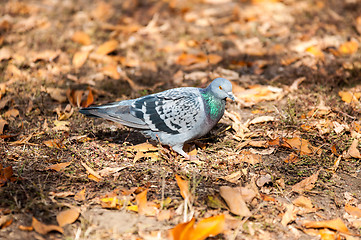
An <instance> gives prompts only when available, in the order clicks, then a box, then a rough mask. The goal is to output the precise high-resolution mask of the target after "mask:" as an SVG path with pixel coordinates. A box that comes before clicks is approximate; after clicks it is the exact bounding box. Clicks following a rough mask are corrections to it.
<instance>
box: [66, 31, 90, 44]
mask: <svg viewBox="0 0 361 240" xmlns="http://www.w3.org/2000/svg"><path fill="white" fill-rule="evenodd" d="M71 40H73V41H74V42H76V43H79V44H82V45H89V44H91V40H90V37H89V35H88V34H86V33H85V32H82V31H78V32H75V33H74V34H73V36H72V37H71Z"/></svg>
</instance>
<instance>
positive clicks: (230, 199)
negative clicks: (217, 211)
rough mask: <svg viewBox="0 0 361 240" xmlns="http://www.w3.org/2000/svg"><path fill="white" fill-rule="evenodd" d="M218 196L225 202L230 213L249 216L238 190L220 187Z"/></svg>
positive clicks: (249, 213)
mask: <svg viewBox="0 0 361 240" xmlns="http://www.w3.org/2000/svg"><path fill="white" fill-rule="evenodd" d="M219 190H220V194H221V196H222V198H223V199H224V200H225V201H226V203H227V205H228V207H229V209H230V211H231V213H233V214H236V215H239V216H251V215H252V214H251V212H250V211H249V209H248V207H247V205H246V203H245V201H244V199H243V197H242V195H241V193H240V190H239V188H232V187H228V186H222V187H220V189H219Z"/></svg>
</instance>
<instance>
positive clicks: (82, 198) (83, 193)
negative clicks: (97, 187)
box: [74, 188, 86, 201]
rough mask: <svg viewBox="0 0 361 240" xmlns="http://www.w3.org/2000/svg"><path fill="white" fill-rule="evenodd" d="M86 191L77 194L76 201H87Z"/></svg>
mask: <svg viewBox="0 0 361 240" xmlns="http://www.w3.org/2000/svg"><path fill="white" fill-rule="evenodd" d="M85 190H86V188H83V190H81V191H79V192H77V193H76V194H75V196H74V199H75V200H76V201H85V199H86V198H85Z"/></svg>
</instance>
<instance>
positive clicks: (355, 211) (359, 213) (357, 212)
mask: <svg viewBox="0 0 361 240" xmlns="http://www.w3.org/2000/svg"><path fill="white" fill-rule="evenodd" d="M345 211H346V212H347V213H348V214H350V215H352V216H355V217H357V218H361V209H360V208H358V207H354V206H351V205H350V204H346V205H345Z"/></svg>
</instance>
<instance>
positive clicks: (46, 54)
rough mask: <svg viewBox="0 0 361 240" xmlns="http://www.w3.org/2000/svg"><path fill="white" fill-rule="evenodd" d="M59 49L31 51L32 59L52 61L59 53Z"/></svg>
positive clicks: (34, 60)
mask: <svg viewBox="0 0 361 240" xmlns="http://www.w3.org/2000/svg"><path fill="white" fill-rule="evenodd" d="M60 53H61V51H60V50H57V51H53V50H44V51H42V52H35V53H33V57H32V59H31V60H32V61H33V62H36V61H47V62H52V61H54V59H55V58H57V57H58V56H59V55H60Z"/></svg>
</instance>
